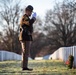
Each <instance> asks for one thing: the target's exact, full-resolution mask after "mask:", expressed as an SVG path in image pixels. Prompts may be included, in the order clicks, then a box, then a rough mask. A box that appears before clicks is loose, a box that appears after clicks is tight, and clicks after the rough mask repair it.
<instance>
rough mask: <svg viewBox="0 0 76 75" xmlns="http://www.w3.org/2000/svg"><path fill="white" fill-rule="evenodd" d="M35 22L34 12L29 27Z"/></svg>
mask: <svg viewBox="0 0 76 75" xmlns="http://www.w3.org/2000/svg"><path fill="white" fill-rule="evenodd" d="M35 20H36V12H34V13H33V15H32V19H31V20H30V21H29V23H30V25H32V24H33V23H34V22H35Z"/></svg>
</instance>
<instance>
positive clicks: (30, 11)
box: [25, 5, 33, 16]
mask: <svg viewBox="0 0 76 75" xmlns="http://www.w3.org/2000/svg"><path fill="white" fill-rule="evenodd" d="M32 12H33V6H31V5H28V6H27V7H26V8H25V13H26V14H27V15H28V16H31V14H32Z"/></svg>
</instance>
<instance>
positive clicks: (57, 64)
mask: <svg viewBox="0 0 76 75" xmlns="http://www.w3.org/2000/svg"><path fill="white" fill-rule="evenodd" d="M29 68H33V71H22V69H21V61H3V62H0V75H76V69H67V67H66V65H65V64H64V63H63V62H62V61H60V60H30V61H29Z"/></svg>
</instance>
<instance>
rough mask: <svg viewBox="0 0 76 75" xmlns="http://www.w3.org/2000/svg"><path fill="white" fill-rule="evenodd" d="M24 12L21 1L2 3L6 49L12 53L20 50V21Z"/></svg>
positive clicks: (2, 23)
mask: <svg viewBox="0 0 76 75" xmlns="http://www.w3.org/2000/svg"><path fill="white" fill-rule="evenodd" d="M22 12H23V10H22V9H21V8H20V0H1V1H0V17H1V19H0V22H1V26H2V27H3V37H2V40H3V42H4V45H5V48H6V49H7V50H10V51H15V52H16V50H18V49H19V48H20V47H19V42H18V34H19V19H20V16H21V13H22Z"/></svg>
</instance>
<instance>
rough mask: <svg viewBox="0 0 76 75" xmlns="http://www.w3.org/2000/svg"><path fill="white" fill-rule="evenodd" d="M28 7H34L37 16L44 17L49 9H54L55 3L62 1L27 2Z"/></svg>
mask: <svg viewBox="0 0 76 75" xmlns="http://www.w3.org/2000/svg"><path fill="white" fill-rule="evenodd" d="M25 1H26V6H27V5H32V6H33V7H34V11H35V12H37V15H39V16H42V17H44V16H45V13H46V11H47V10H49V9H53V6H54V5H55V2H61V1H62V0H25Z"/></svg>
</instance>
